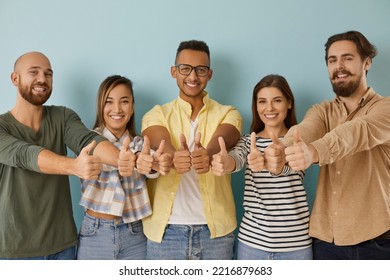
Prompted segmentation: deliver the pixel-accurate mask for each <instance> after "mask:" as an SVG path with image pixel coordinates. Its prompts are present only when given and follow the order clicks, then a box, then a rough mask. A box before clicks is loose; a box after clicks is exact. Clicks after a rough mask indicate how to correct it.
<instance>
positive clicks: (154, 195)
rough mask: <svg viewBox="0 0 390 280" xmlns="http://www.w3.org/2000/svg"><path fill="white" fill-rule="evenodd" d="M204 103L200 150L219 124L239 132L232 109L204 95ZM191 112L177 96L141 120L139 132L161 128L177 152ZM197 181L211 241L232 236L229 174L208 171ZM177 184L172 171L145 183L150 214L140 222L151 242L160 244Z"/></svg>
mask: <svg viewBox="0 0 390 280" xmlns="http://www.w3.org/2000/svg"><path fill="white" fill-rule="evenodd" d="M203 103H204V106H203V108H202V109H201V111H200V112H199V115H198V129H197V131H199V132H200V133H201V135H202V137H201V138H202V139H201V144H202V146H203V147H206V146H207V144H208V143H209V141H210V139H211V137H212V136H213V134H214V132H215V130H216V129H217V127H218V126H219V125H220V124H231V125H234V126H235V127H236V128H237V129H238V130H239V131H240V132H241V127H242V118H241V115H240V113H239V112H238V111H237V110H236V109H235V108H234V107H232V106H226V105H221V104H219V103H217V102H216V101H214V100H212V99H210V98H209V97H208V94H207V93H206V92H205V96H204V98H203ZM191 112H192V110H191V105H190V104H189V103H187V102H186V101H184V100H183V99H181V98H180V97H179V98H177V99H175V100H174V101H172V102H170V103H167V104H164V105H162V106H160V105H156V106H155V107H153V108H152V109H151V110H150V111H149V112H147V113H146V114H145V115H144V117H143V118H142V131H143V130H145V129H146V128H148V127H150V126H153V125H159V126H164V127H166V128H167V129H168V131H169V133H170V135H171V141H172V145H173V146H174V147H175V149H178V148H179V147H180V134H181V133H183V134H184V135H185V137H186V139H189V133H190V116H191ZM198 178H199V189H200V193H201V197H202V202H203V211H204V213H205V216H206V220H207V225H208V227H209V229H210V233H211V238H215V237H220V236H224V235H226V234H228V233H231V232H232V231H234V229H235V228H236V226H237V222H236V209H235V204H234V198H233V193H232V189H231V178H230V175H225V176H215V175H214V174H213V173H212V171H211V170H210V171H209V172H207V173H205V174H199V175H198ZM179 182H180V174H179V173H177V172H176V170H174V169H171V171H170V173H169V174H167V175H165V176H159V177H158V178H156V179H149V180H148V181H147V184H148V189H149V196H150V201H151V203H152V209H153V214H152V215H151V216H149V217H147V218H146V219H144V220H143V226H144V232H145V235H146V236H147V237H148V238H149V239H150V240H153V241H155V242H161V240H162V236H163V234H164V230H165V227H166V225H167V223H168V219H169V217H170V214H171V210H172V206H173V201H174V199H175V195H176V192H177V189H178V186H179Z"/></svg>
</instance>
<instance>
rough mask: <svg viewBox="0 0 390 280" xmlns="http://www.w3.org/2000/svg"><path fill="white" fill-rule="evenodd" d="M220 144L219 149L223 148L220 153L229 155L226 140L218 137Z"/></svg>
mask: <svg viewBox="0 0 390 280" xmlns="http://www.w3.org/2000/svg"><path fill="white" fill-rule="evenodd" d="M218 143H219V147H220V148H221V151H220V153H221V154H227V150H226V144H225V140H223V137H218Z"/></svg>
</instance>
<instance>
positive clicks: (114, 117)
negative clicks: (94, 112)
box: [110, 116, 122, 120]
mask: <svg viewBox="0 0 390 280" xmlns="http://www.w3.org/2000/svg"><path fill="white" fill-rule="evenodd" d="M110 117H111V118H112V119H114V120H119V119H121V118H122V116H110Z"/></svg>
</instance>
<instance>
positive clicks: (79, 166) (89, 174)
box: [74, 140, 102, 180]
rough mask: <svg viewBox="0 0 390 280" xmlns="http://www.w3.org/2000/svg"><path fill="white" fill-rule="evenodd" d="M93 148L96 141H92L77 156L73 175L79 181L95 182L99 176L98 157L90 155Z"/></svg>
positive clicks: (100, 165) (99, 164)
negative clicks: (79, 179) (78, 178)
mask: <svg viewBox="0 0 390 280" xmlns="http://www.w3.org/2000/svg"><path fill="white" fill-rule="evenodd" d="M95 147H96V141H95V140H93V141H92V142H91V143H89V144H88V145H87V146H85V147H84V148H83V149H82V150H81V152H80V154H79V156H78V157H77V158H76V159H75V172H74V174H75V175H76V176H78V177H80V178H81V179H86V180H96V179H97V178H98V176H99V174H100V169H101V167H102V163H101V160H100V158H99V157H98V156H94V155H91V154H90V153H91V151H92V150H93V149H94V148H95Z"/></svg>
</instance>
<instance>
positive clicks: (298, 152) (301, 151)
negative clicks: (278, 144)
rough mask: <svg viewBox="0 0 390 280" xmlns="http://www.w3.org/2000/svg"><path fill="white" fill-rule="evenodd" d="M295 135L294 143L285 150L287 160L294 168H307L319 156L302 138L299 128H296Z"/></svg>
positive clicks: (297, 169)
mask: <svg viewBox="0 0 390 280" xmlns="http://www.w3.org/2000/svg"><path fill="white" fill-rule="evenodd" d="M293 137H294V145H292V146H290V147H287V148H286V151H285V153H286V160H287V162H288V165H290V167H291V168H292V169H293V170H295V171H299V170H305V169H307V168H309V167H310V165H311V164H312V163H313V162H314V159H315V158H318V154H317V151H316V150H315V149H314V147H313V146H312V145H307V144H306V143H305V142H304V141H303V140H302V138H301V136H300V134H299V131H298V129H295V130H294V132H293Z"/></svg>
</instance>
